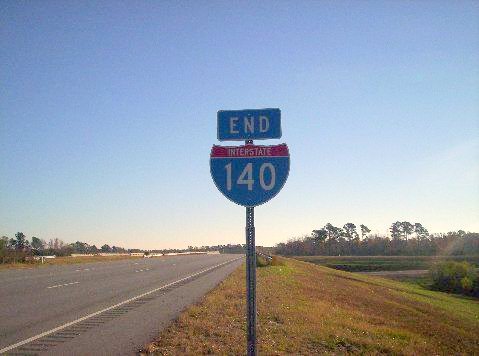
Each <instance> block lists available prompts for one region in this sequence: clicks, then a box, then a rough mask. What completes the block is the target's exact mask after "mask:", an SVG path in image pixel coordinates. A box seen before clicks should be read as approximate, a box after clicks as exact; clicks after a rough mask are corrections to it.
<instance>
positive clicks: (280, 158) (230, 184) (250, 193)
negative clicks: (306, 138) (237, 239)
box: [210, 144, 289, 207]
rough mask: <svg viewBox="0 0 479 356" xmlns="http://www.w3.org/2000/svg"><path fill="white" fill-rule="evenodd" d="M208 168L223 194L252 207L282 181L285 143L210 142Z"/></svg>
mask: <svg viewBox="0 0 479 356" xmlns="http://www.w3.org/2000/svg"><path fill="white" fill-rule="evenodd" d="M210 170H211V176H212V177H213V180H214V182H215V184H216V187H217V188H218V189H219V190H220V191H221V193H223V195H225V196H226V197H227V198H228V199H230V200H231V201H233V202H235V203H236V204H239V205H243V206H246V207H254V206H257V205H260V204H263V203H265V202H267V201H268V200H270V199H271V198H273V197H274V196H275V195H276V194H278V192H279V191H280V190H281V188H282V187H283V185H284V183H285V182H286V179H287V178H288V173H289V150H288V146H287V145H286V144H281V145H276V146H256V145H252V144H251V145H244V146H230V147H226V146H217V145H214V146H213V148H212V149H211V157H210Z"/></svg>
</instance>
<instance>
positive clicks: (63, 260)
mask: <svg viewBox="0 0 479 356" xmlns="http://www.w3.org/2000/svg"><path fill="white" fill-rule="evenodd" d="M136 258H142V257H141V256H85V257H71V256H65V257H57V258H52V259H45V263H43V264H42V263H41V262H40V261H34V262H33V261H32V262H25V263H5V264H0V270H2V269H12V268H17V269H28V268H37V267H43V266H52V265H70V264H77V263H87V262H110V261H119V260H125V259H136Z"/></svg>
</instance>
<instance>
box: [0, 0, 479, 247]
mask: <svg viewBox="0 0 479 356" xmlns="http://www.w3.org/2000/svg"><path fill="white" fill-rule="evenodd" d="M0 7H1V11H0V21H1V23H2V26H1V29H0V39H1V47H2V51H1V53H0V64H1V65H0V75H1V82H2V85H1V86H0V95H1V96H0V97H1V99H0V142H1V144H2V148H3V154H2V155H0V172H1V177H2V178H1V179H0V234H5V235H7V236H10V237H12V236H13V235H14V233H15V232H16V231H23V232H24V233H26V234H27V236H29V237H30V236H32V235H36V236H38V237H41V238H45V239H49V238H54V237H58V238H61V239H63V240H64V241H67V242H72V241H76V240H81V241H86V242H89V243H95V244H97V245H101V244H103V243H109V244H114V245H121V246H125V247H141V248H165V247H186V246H188V245H206V244H218V243H230V242H231V243H242V242H243V241H244V208H242V207H240V206H236V205H234V204H232V203H231V202H230V201H228V200H227V199H226V198H224V197H223V196H222V195H221V194H220V193H219V192H218V191H217V190H216V187H215V186H214V184H213V181H212V179H211V177H210V173H209V152H210V149H211V146H212V145H213V144H218V143H219V142H218V141H217V140H216V112H217V111H218V110H221V109H246V108H264V107H278V108H280V109H281V110H282V131H283V137H282V138H281V139H280V140H270V141H269V142H264V141H263V142H262V143H267V144H277V143H281V142H286V143H287V144H288V146H289V147H290V153H291V171H290V175H289V178H288V182H287V183H286V185H285V187H284V188H283V190H282V191H281V192H280V193H279V195H278V196H277V197H276V198H274V199H273V200H272V201H270V202H269V203H267V204H266V205H264V206H260V207H258V208H257V209H256V232H257V244H258V245H273V244H275V243H277V242H281V241H285V240H287V239H288V238H290V237H293V236H300V235H302V234H306V233H309V232H310V231H311V230H313V229H316V228H318V227H321V226H323V225H324V224H326V223H327V222H331V223H333V224H335V225H343V224H344V223H346V222H353V223H356V224H357V225H359V224H361V223H364V224H366V225H367V226H369V227H370V228H371V229H372V230H373V232H378V233H385V232H387V229H388V226H389V225H390V224H391V223H392V222H394V221H396V220H401V221H402V220H409V221H411V222H421V223H423V225H425V226H426V227H427V228H428V229H429V230H430V232H445V231H450V230H455V229H464V230H470V231H478V230H479V188H478V187H479V185H478V182H479V135H478V133H479V130H478V129H479V127H478V123H479V4H478V3H477V2H467V1H455V2H450V1H444V2H439V1H421V2H410V1H404V2H399V1H361V2H358V1H352V2H346V1H339V2H336V1H318V2H309V1H299V2H297V1H277V2H246V1H243V2H215V1H199V2H146V1H145V2H133V1H124V2H108V1H105V2H61V1H46V2H33V1H32V2H23V1H22V2H20V1H3V2H2V3H1V4H0Z"/></svg>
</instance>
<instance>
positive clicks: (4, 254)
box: [0, 232, 261, 263]
mask: <svg viewBox="0 0 479 356" xmlns="http://www.w3.org/2000/svg"><path fill="white" fill-rule="evenodd" d="M245 248H246V247H245V245H241V244H227V245H214V246H201V247H196V246H188V248H186V249H159V250H141V249H125V248H123V247H118V246H110V245H108V244H105V245H103V246H101V247H100V248H98V247H97V246H95V245H90V244H88V243H86V242H81V241H76V242H73V243H65V242H64V241H62V240H61V239H58V238H54V239H50V240H49V241H46V240H44V239H40V238H38V237H36V236H32V237H31V239H28V238H27V237H26V236H25V234H24V233H23V232H17V233H16V234H15V237H14V238H9V237H8V236H2V237H1V238H0V263H10V262H24V261H25V260H27V259H28V258H29V257H31V256H53V255H54V256H70V255H72V254H98V253H134V252H140V253H142V252H144V253H171V252H208V251H219V252H220V253H244V251H245ZM258 248H261V247H258Z"/></svg>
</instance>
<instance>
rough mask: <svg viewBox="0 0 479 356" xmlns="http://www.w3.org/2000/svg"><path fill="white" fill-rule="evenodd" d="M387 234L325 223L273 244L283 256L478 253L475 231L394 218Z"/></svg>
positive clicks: (276, 250) (349, 224)
mask: <svg viewBox="0 0 479 356" xmlns="http://www.w3.org/2000/svg"><path fill="white" fill-rule="evenodd" d="M389 232H390V236H385V235H379V234H370V233H371V230H370V229H369V228H368V227H367V226H366V225H363V224H361V225H360V226H359V231H358V228H357V227H356V225H355V224H353V223H347V224H344V225H343V226H342V227H337V226H334V225H332V224H330V223H327V224H326V225H325V226H324V227H322V228H321V229H317V230H313V231H312V232H311V234H310V235H305V236H302V237H298V238H292V239H290V240H289V241H287V242H286V243H279V244H277V245H276V246H275V253H277V254H279V255H285V256H288V255H289V256H294V255H296V256H313V255H326V256H340V255H349V256H375V255H384V256H402V255H407V256H415V255H416V256H434V255H467V254H479V234H478V233H471V232H465V231H463V230H458V231H451V232H448V233H439V234H430V233H429V232H428V230H427V229H426V228H425V227H424V226H423V225H422V224H421V223H410V222H408V221H396V222H394V223H392V224H391V226H390V228H389Z"/></svg>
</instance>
